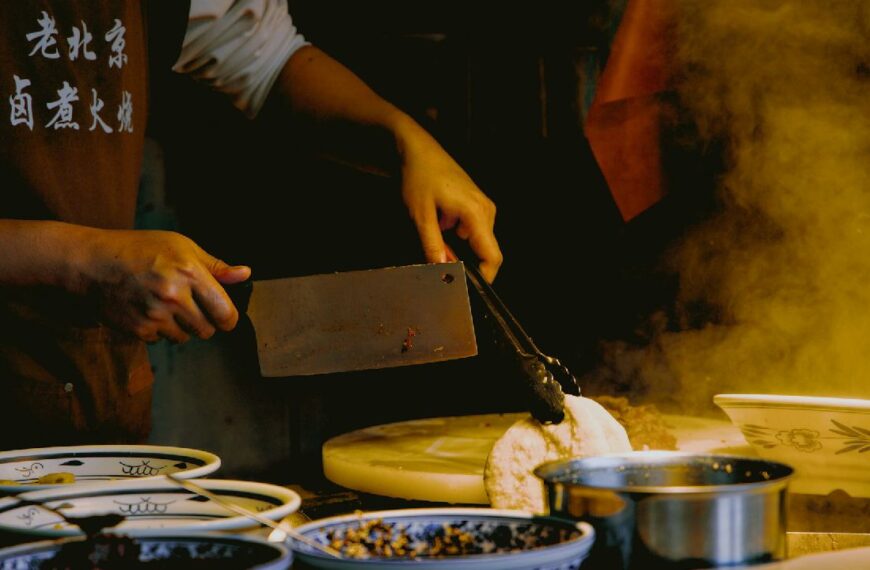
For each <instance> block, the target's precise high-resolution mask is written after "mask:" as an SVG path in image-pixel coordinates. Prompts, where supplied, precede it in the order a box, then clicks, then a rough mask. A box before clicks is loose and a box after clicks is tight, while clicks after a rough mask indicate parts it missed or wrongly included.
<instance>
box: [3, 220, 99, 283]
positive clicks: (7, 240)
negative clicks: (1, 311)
mask: <svg viewBox="0 0 870 570" xmlns="http://www.w3.org/2000/svg"><path fill="white" fill-rule="evenodd" d="M96 231H99V230H94V229H92V228H87V227H84V226H76V225H73V224H66V223H62V222H53V221H30V220H6V219H0V285H21V286H31V285H48V286H53V287H59V288H62V289H65V290H68V291H72V292H82V275H81V271H80V267H81V259H82V257H83V256H84V255H85V253H84V248H83V247H82V245H83V244H85V243H88V242H89V240H90V239H91V237H92V236H91V234H92V233H94V232H96Z"/></svg>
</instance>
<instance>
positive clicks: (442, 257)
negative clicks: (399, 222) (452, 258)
mask: <svg viewBox="0 0 870 570" xmlns="http://www.w3.org/2000/svg"><path fill="white" fill-rule="evenodd" d="M415 221H416V224H417V233H418V234H419V235H420V242H421V244H422V245H423V253H424V254H425V256H426V261H428V262H430V263H446V262H447V248H446V246H445V245H444V238H443V237H442V236H441V226H440V224H439V223H438V215H437V214H436V212H435V211H434V209H433V210H432V211H431V212H428V213H426V214H424V215H423V216H422V218H421V219H418V220H415Z"/></svg>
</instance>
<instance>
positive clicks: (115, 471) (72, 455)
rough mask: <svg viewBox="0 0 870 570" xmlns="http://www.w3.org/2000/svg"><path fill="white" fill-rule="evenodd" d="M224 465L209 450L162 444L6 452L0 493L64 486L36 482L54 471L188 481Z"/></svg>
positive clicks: (0, 458)
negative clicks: (172, 478)
mask: <svg viewBox="0 0 870 570" xmlns="http://www.w3.org/2000/svg"><path fill="white" fill-rule="evenodd" d="M220 466H221V460H220V458H219V457H218V456H217V455H215V454H213V453H209V452H207V451H200V450H198V449H187V448H184V447H168V446H161V445H77V446H67V447H38V448H33V449H18V450H14V451H3V452H0V479H3V480H8V481H14V482H15V484H0V493H5V494H10V493H23V492H26V491H35V490H39V489H48V488H52V487H59V486H64V485H63V484H61V485H42V484H38V483H37V482H36V481H37V480H38V479H39V478H40V477H42V476H44V475H48V474H50V473H60V472H66V473H72V474H73V475H75V481H76V483H74V484H78V483H87V482H93V481H109V480H114V479H141V478H145V477H157V476H160V475H165V474H167V473H172V474H174V475H176V476H178V477H181V478H182V479H192V478H194V477H205V476H206V475H208V474H210V473H214V472H215V471H217V469H218V468H219V467H220Z"/></svg>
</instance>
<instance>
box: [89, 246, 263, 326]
mask: <svg viewBox="0 0 870 570" xmlns="http://www.w3.org/2000/svg"><path fill="white" fill-rule="evenodd" d="M88 244H89V246H90V247H88V248H86V250H87V252H88V253H87V255H86V256H85V260H84V266H83V270H82V275H83V278H84V283H83V287H84V289H85V292H86V293H87V294H88V295H89V296H90V297H93V298H95V299H96V301H97V303H98V305H99V309H100V313H101V316H102V318H103V319H104V320H105V321H106V322H107V323H108V324H110V325H113V326H115V327H117V328H120V329H122V330H125V331H127V332H130V333H132V334H134V335H136V336H137V337H139V338H140V339H142V340H144V341H147V342H154V341H156V340H158V339H159V338H161V337H163V338H166V339H169V340H171V341H174V342H179V343H180V342H185V341H187V340H188V339H189V338H190V335H191V334H192V335H195V336H198V337H200V338H209V337H211V336H212V335H213V334H214V333H215V331H216V330H217V329H220V330H223V331H227V330H231V329H232V328H233V327H235V325H236V322H237V321H238V318H239V313H238V311H237V310H236V308H235V306H234V305H233V303H232V301H230V298H229V297H228V296H227V294H226V292H225V291H224V289H223V287H222V286H221V284H224V285H229V284H232V283H239V282H242V281H245V280H246V279H248V277H250V274H251V270H250V268H248V267H245V266H234V267H231V266H229V265H227V264H226V263H224V262H223V261H221V260H219V259H217V258H215V257H212V256H211V255H209V254H208V253H206V252H205V251H203V250H202V249H201V248H200V247H199V246H198V245H196V243H194V242H193V241H192V240H190V239H189V238H187V237H185V236H183V235H181V234H178V233H175V232H166V231H144V230H130V231H124V230H94V232H93V233H92V234H91V239H89V240H88Z"/></svg>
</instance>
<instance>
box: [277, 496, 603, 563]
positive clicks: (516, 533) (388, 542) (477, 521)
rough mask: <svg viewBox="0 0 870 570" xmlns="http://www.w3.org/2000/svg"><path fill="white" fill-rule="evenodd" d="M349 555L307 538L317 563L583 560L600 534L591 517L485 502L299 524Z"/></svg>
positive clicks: (298, 547)
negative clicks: (541, 513)
mask: <svg viewBox="0 0 870 570" xmlns="http://www.w3.org/2000/svg"><path fill="white" fill-rule="evenodd" d="M296 530H297V531H298V532H300V533H302V534H304V535H305V536H307V537H308V538H311V539H314V540H316V541H317V542H319V543H320V544H323V545H325V546H331V547H332V548H334V549H335V550H337V551H339V552H340V553H341V554H342V558H332V557H329V556H327V555H325V554H323V553H321V552H319V551H317V550H315V549H314V548H312V547H310V546H307V545H305V544H303V543H301V542H296V543H295V544H294V547H293V548H294V550H295V551H296V554H297V556H298V557H299V559H301V560H303V561H304V562H305V563H306V564H308V565H310V566H313V567H315V568H336V569H340V568H358V567H370V568H375V567H378V568H380V567H393V566H404V565H412V566H413V567H414V568H421V569H428V568H445V567H454V568H466V567H469V566H470V565H472V564H473V567H474V568H491V569H493V570H496V569H498V570H508V569H511V568H517V569H519V568H523V569H533V568H538V569H542V570H544V569H546V570H557V569H558V570H569V569H576V568H579V566H580V563H581V562H582V560H583V559H584V558H585V557H586V554H587V553H588V551H589V549H590V548H591V546H592V542H593V540H594V532H593V531H592V528H591V527H590V526H588V525H587V524H586V523H574V522H571V521H565V520H561V519H554V518H549V517H534V516H532V515H530V514H527V513H524V512H522V511H509V510H495V509H482V508H431V509H404V510H393V511H375V512H369V513H357V514H355V515H346V516H340V517H331V518H328V519H322V520H318V521H314V522H312V523H308V524H305V525H302V526H300V527H298V528H297V529H296Z"/></svg>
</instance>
